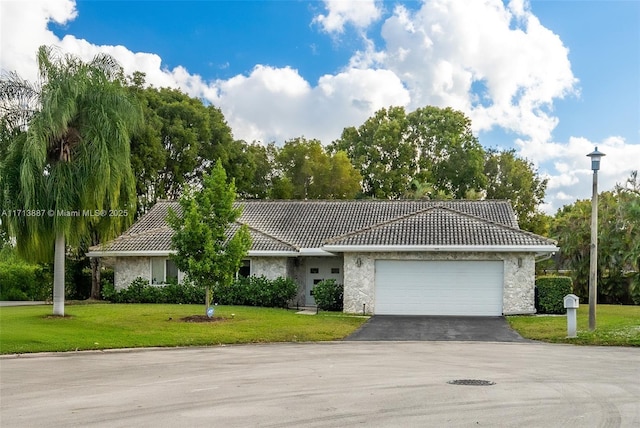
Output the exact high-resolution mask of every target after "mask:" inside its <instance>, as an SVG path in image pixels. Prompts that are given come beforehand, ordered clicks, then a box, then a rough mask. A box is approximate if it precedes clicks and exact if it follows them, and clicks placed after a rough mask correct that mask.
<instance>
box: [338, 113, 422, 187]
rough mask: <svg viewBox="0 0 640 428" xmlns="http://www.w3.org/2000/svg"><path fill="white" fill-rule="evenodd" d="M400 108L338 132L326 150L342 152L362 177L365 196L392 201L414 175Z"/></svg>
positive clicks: (412, 150)
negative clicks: (336, 138) (338, 134)
mask: <svg viewBox="0 0 640 428" xmlns="http://www.w3.org/2000/svg"><path fill="white" fill-rule="evenodd" d="M407 126H408V123H407V116H406V113H405V111H404V108H403V107H390V108H389V109H384V108H383V109H381V110H378V111H377V112H376V113H375V114H374V115H373V116H372V117H370V118H369V119H367V120H366V121H365V122H364V123H363V124H362V125H361V126H360V127H358V128H355V127H349V128H345V129H344V130H343V131H342V135H341V137H340V139H339V140H337V141H335V142H334V143H333V144H332V145H331V146H330V150H331V151H333V152H337V151H343V152H345V153H346V154H347V156H348V157H349V159H350V160H351V162H352V163H353V165H354V167H355V168H356V170H358V172H359V173H360V175H361V176H362V192H363V194H364V195H365V196H369V197H374V198H381V199H387V198H390V199H395V198H399V197H400V196H401V195H402V194H404V193H405V192H406V190H407V189H408V188H409V186H410V183H411V181H412V179H413V177H414V176H415V174H416V172H417V156H416V148H415V147H414V146H412V145H411V144H410V143H409V142H408V141H407V140H406V138H405V136H406V133H407Z"/></svg>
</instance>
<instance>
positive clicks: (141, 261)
mask: <svg viewBox="0 0 640 428" xmlns="http://www.w3.org/2000/svg"><path fill="white" fill-rule="evenodd" d="M150 269H151V267H150V264H149V257H116V260H115V263H114V264H113V282H114V283H115V284H114V285H115V288H116V290H120V289H123V288H127V287H128V286H129V285H131V282H133V280H134V279H136V278H137V277H139V276H140V277H142V278H145V279H147V280H148V279H149V276H150V275H151V272H150Z"/></svg>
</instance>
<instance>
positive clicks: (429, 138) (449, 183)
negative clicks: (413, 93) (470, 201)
mask: <svg viewBox="0 0 640 428" xmlns="http://www.w3.org/2000/svg"><path fill="white" fill-rule="evenodd" d="M330 148H331V150H332V151H337V150H342V151H344V152H345V153H346V154H347V156H348V157H349V159H351V162H353V164H354V166H355V167H356V169H357V170H358V171H359V172H360V174H361V175H362V177H363V180H362V190H363V193H364V194H365V195H366V196H370V197H374V198H390V199H396V198H400V197H403V196H404V195H408V194H414V192H415V191H414V190H413V189H412V183H413V187H415V183H422V186H427V187H429V188H431V189H432V192H433V194H434V195H438V196H439V197H447V196H449V197H454V198H464V197H465V195H467V194H469V192H473V191H479V190H482V189H483V188H484V186H485V181H486V179H485V176H484V172H483V165H484V150H483V149H482V146H481V145H480V144H479V142H478V140H477V138H476V137H475V136H474V135H473V133H472V132H471V121H470V120H469V119H468V118H467V117H466V116H465V115H464V114H463V113H462V112H459V111H456V110H453V109H451V108H445V109H441V108H438V107H431V106H427V107H424V108H420V109H417V110H416V111H414V112H411V113H409V114H407V113H406V112H405V110H404V108H402V107H390V108H389V109H381V110H379V111H377V112H376V113H375V114H374V115H373V116H372V117H370V118H369V119H367V120H366V121H365V123H364V124H362V125H361V126H360V127H358V128H354V127H350V128H345V129H344V131H343V132H342V135H341V137H340V139H339V140H337V141H335V142H334V143H333V144H332V145H331V146H330ZM425 188H426V187H425ZM419 193H421V192H419Z"/></svg>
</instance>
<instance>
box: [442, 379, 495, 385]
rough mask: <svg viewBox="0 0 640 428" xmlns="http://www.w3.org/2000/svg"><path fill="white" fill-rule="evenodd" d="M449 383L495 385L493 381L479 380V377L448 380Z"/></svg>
mask: <svg viewBox="0 0 640 428" xmlns="http://www.w3.org/2000/svg"><path fill="white" fill-rule="evenodd" d="M447 383H450V384H451V385H473V386H489V385H495V384H496V383H495V382H491V381H490V380H480V379H456V380H450V381H449V382H447Z"/></svg>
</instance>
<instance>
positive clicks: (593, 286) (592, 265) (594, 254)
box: [587, 147, 605, 331]
mask: <svg viewBox="0 0 640 428" xmlns="http://www.w3.org/2000/svg"><path fill="white" fill-rule="evenodd" d="M587 156H589V157H590V158H591V170H592V171H593V189H592V193H591V251H590V255H589V258H590V259H589V330H590V331H593V330H595V329H596V305H597V301H598V170H599V169H600V159H602V157H603V156H605V154H604V153H602V152H599V151H598V148H597V147H596V149H595V150H594V151H593V152H591V153H589V154H588V155H587Z"/></svg>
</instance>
